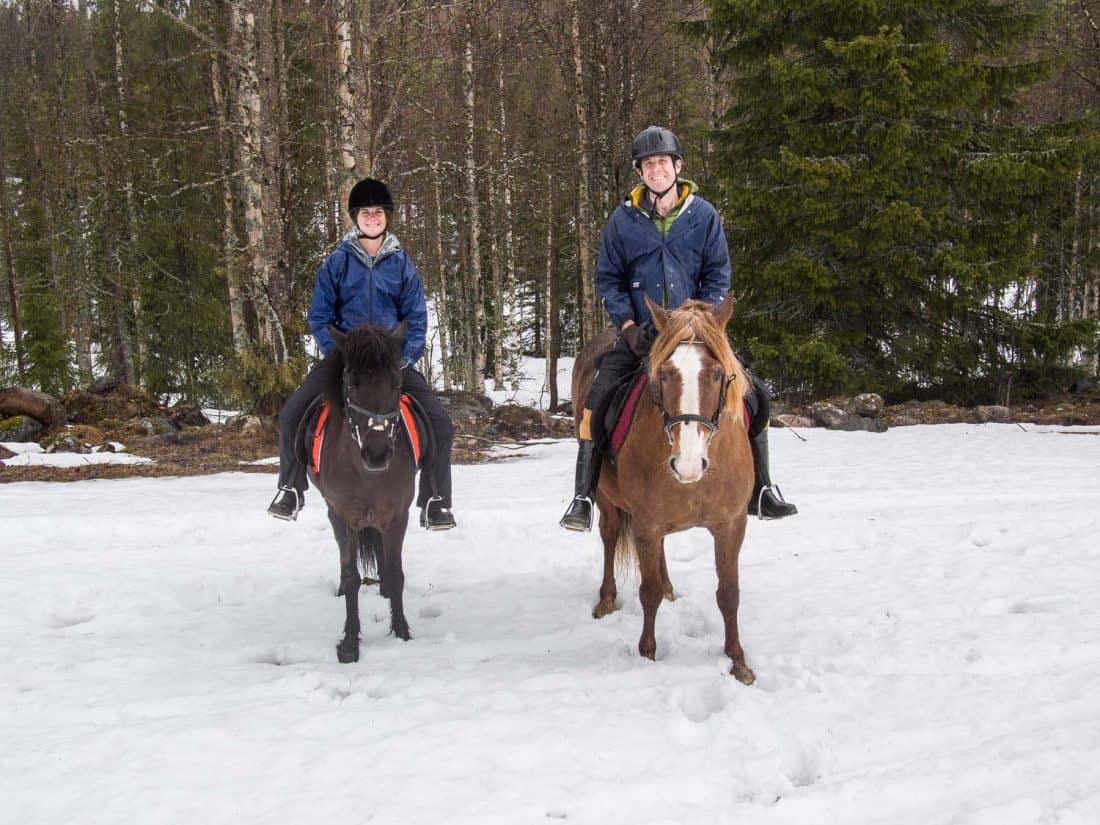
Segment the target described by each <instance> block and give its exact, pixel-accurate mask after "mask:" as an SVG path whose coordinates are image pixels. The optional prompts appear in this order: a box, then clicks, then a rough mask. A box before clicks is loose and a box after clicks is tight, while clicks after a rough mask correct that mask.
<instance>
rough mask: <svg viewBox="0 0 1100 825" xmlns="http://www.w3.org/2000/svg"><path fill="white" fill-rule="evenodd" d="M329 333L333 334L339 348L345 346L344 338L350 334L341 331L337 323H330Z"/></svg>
mask: <svg viewBox="0 0 1100 825" xmlns="http://www.w3.org/2000/svg"><path fill="white" fill-rule="evenodd" d="M328 334H329V335H331V336H332V340H333V341H335V342H336V346H337V347H338V348H339V349H343V348H344V339H346V338H347V337H348V336H347V335H345V334H344V333H342V332H340V329H339V328H338V327H337V326H336V324H329V325H328Z"/></svg>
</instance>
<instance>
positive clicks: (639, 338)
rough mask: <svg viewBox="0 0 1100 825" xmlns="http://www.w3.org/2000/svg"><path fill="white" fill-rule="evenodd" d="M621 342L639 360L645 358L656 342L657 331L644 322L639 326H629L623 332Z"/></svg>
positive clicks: (647, 322)
mask: <svg viewBox="0 0 1100 825" xmlns="http://www.w3.org/2000/svg"><path fill="white" fill-rule="evenodd" d="M622 335H623V340H624V341H626V345H627V346H628V347H630V351H631V352H633V353H634V354H635V355H637V356H638V357H639V358H645V357H646V356H648V355H649V351H650V350H651V349H652V348H653V342H654V341H656V340H657V330H656V329H654V328H653V324H651V323H649V321H644V322H642V323H640V324H631V325H630V326H628V327H627V328H626V329H624V330H623V333H622Z"/></svg>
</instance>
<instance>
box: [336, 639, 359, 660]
mask: <svg viewBox="0 0 1100 825" xmlns="http://www.w3.org/2000/svg"><path fill="white" fill-rule="evenodd" d="M336 658H337V659H339V660H340V664H342V665H347V664H351V663H352V662H358V661H359V645H355V646H354V647H352V646H351V645H343V644H338V645H336Z"/></svg>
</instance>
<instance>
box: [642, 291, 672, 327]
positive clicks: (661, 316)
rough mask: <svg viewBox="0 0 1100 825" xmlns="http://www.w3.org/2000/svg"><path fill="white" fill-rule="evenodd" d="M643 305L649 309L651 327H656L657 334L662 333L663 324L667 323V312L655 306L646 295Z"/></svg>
mask: <svg viewBox="0 0 1100 825" xmlns="http://www.w3.org/2000/svg"><path fill="white" fill-rule="evenodd" d="M645 305H646V306H647V307H649V314H650V315H652V316H653V325H654V326H655V327H657V332H664V330H665V324H667V323H668V310H665V309H662V308H661V307H659V306H657V305H656V304H655V303H653V301H652V300H651V299H650V297H649V296H648V295H646V296H645Z"/></svg>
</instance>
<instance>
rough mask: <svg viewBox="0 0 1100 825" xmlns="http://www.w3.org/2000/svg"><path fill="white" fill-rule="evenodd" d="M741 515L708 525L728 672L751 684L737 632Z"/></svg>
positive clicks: (753, 676)
mask: <svg viewBox="0 0 1100 825" xmlns="http://www.w3.org/2000/svg"><path fill="white" fill-rule="evenodd" d="M745 522H746V518H745V516H741V517H740V518H735V519H734V520H733V521H732V522H727V523H726V524H723V525H721V526H720V527H712V528H711V529H710V533H711V535H712V536H714V565H715V568H716V569H717V571H718V591H717V593H716V594H715V596H716V598H717V601H718V609H719V610H720V611H722V619H723V621H724V622H725V625H726V645H725V650H726V655H727V656H729V657H730V659H731V660H732V665H731V666H730V673H731V674H732V675H733V676H735V677H736V678H737V681H738V682H741V683H742V684H746V685H751V684H752V683H753V682H755V681H756V676H755V675H754V674H753V672H752V671H751V670H749V667H748V665H746V664H745V651H744V650H742V649H741V640H740V638H739V637H738V632H737V607H738V604H739V602H740V599H741V593H740V585H739V583H738V573H737V558H738V556H739V555H740V554H741V542H743V541H744V540H745Z"/></svg>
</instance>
